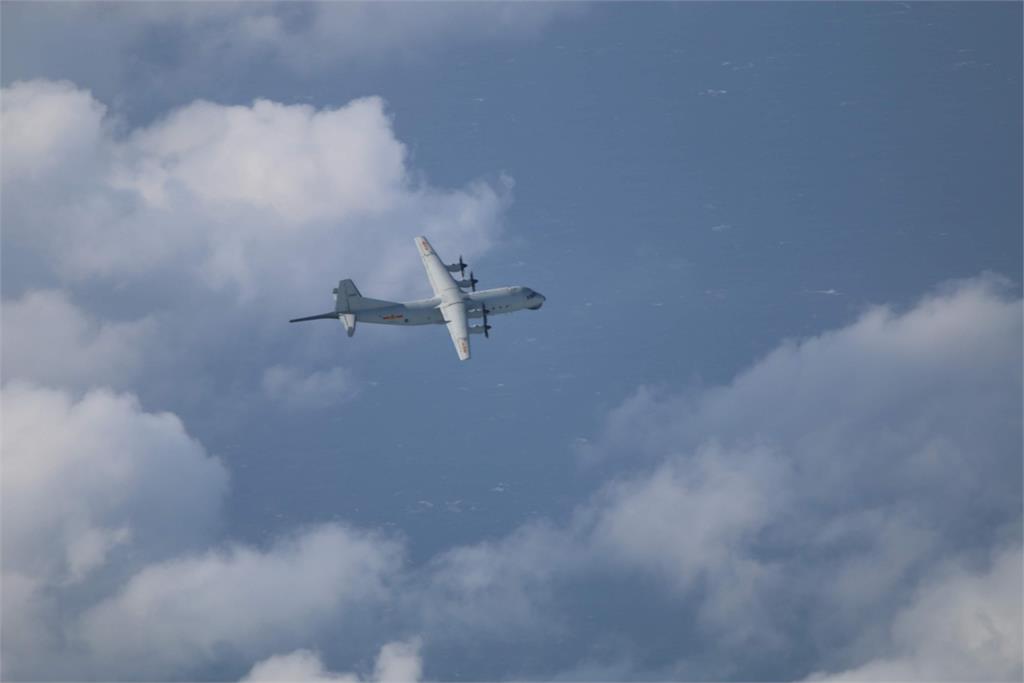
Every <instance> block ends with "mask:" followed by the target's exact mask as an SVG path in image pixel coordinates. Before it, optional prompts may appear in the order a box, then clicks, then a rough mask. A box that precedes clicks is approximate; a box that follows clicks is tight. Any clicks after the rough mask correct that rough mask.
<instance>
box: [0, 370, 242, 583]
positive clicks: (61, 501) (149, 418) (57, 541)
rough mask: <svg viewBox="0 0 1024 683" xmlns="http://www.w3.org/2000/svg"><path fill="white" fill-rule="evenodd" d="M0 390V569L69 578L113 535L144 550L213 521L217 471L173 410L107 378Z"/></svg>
mask: <svg viewBox="0 0 1024 683" xmlns="http://www.w3.org/2000/svg"><path fill="white" fill-rule="evenodd" d="M2 397H3V407H4V429H3V447H4V476H3V494H4V495H3V509H4V513H5V514H4V517H3V532H4V556H3V564H4V569H5V571H8V570H10V571H16V572H20V573H24V574H26V575H29V576H34V577H40V578H54V579H58V580H75V579H79V578H81V577H82V575H83V574H84V573H87V572H88V571H90V570H92V569H95V568H96V567H98V566H99V565H101V564H102V563H103V562H104V560H105V557H106V555H107V553H108V552H109V551H110V550H111V549H112V548H114V547H117V546H120V545H123V544H130V545H131V552H132V555H134V556H136V557H138V556H142V557H149V558H153V557H159V556H162V555H165V554H173V553H175V552H177V551H180V550H181V549H182V548H187V547H191V546H192V545H194V544H196V543H201V542H203V541H204V540H205V539H208V538H210V534H211V533H212V532H213V531H215V530H216V527H217V524H218V522H219V509H220V504H221V498H222V496H223V494H224V492H225V490H226V487H227V472H226V470H225V469H224V467H223V465H222V464H221V463H220V462H219V461H218V460H216V459H214V458H211V457H209V456H208V455H207V454H206V452H205V450H204V449H203V447H202V446H201V445H200V444H199V443H198V442H196V441H195V440H194V439H192V438H191V437H189V436H188V434H187V433H186V432H185V429H184V427H183V425H182V423H181V421H180V420H178V418H177V417H175V416H174V415H172V414H169V413H156V414H154V413H147V412H144V411H143V410H142V409H141V407H140V406H139V404H138V401H137V400H136V399H135V398H134V397H133V396H131V395H130V394H115V393H113V392H111V391H107V390H95V391H91V392H89V393H88V394H86V395H85V396H84V397H83V398H82V399H81V400H78V401H75V400H73V399H72V398H71V397H70V396H69V395H68V394H66V393H65V392H63V391H59V390H52V389H44V388H40V387H36V386H32V385H27V384H20V383H14V384H10V383H9V384H7V385H5V386H4V388H3V394H2Z"/></svg>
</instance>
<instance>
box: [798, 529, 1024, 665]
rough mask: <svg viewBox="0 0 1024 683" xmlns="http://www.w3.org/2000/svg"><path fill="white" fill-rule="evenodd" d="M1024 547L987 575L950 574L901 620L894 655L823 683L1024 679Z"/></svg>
mask: <svg viewBox="0 0 1024 683" xmlns="http://www.w3.org/2000/svg"><path fill="white" fill-rule="evenodd" d="M1021 572H1022V564H1021V548H1020V546H1018V545H1016V544H1013V545H1010V546H1009V547H1007V548H1004V549H1002V550H1000V551H999V552H997V553H996V554H995V556H994V558H993V559H992V560H991V566H990V567H988V569H986V570H981V571H970V570H968V569H966V568H964V567H962V566H955V567H952V568H943V569H941V570H940V572H939V574H940V575H939V576H938V577H937V578H934V579H931V580H929V581H928V582H926V583H925V584H924V585H923V586H922V587H921V588H920V589H919V590H918V591H917V592H916V593H915V595H914V598H913V601H912V602H911V603H910V605H908V606H907V607H906V608H904V609H903V610H901V611H900V612H899V614H897V616H896V618H895V620H894V621H893V624H892V627H891V629H890V638H891V647H890V649H891V650H894V652H893V653H892V654H891V655H889V656H886V657H880V658H878V659H875V660H872V661H869V662H867V663H866V664H862V665H861V666H858V667H857V668H855V669H851V670H849V671H844V672H842V673H839V674H835V675H826V674H821V673H819V674H815V675H813V676H811V677H810V679H809V680H815V681H830V682H831V681H836V682H838V681H1019V680H1021V678H1022V676H1024V652H1022V649H1024V646H1022V643H1024V630H1022V626H1021V609H1022V597H1024V596H1022V589H1021Z"/></svg>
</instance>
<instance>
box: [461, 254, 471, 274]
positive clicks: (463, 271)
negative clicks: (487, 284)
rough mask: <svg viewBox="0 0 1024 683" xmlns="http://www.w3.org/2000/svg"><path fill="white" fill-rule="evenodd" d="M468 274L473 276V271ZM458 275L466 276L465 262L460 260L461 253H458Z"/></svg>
mask: <svg viewBox="0 0 1024 683" xmlns="http://www.w3.org/2000/svg"><path fill="white" fill-rule="evenodd" d="M469 276H470V277H473V273H472V272H471V273H470V274H469ZM459 277H462V278H465V277H466V262H465V261H463V260H462V254H459Z"/></svg>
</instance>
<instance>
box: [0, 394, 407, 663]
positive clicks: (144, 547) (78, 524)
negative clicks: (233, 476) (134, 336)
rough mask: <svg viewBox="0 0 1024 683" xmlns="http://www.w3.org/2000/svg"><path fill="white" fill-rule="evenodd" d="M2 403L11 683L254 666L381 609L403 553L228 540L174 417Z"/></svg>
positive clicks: (364, 543)
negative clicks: (370, 607)
mask: <svg viewBox="0 0 1024 683" xmlns="http://www.w3.org/2000/svg"><path fill="white" fill-rule="evenodd" d="M2 391H3V393H2V400H3V408H4V430H3V453H4V473H3V474H4V477H3V481H2V489H3V491H2V493H3V497H2V506H3V518H2V523H3V586H4V594H3V598H4V609H3V629H4V658H3V667H4V669H3V670H4V675H5V677H15V678H21V677H26V678H32V677H39V676H50V677H58V678H68V677H76V678H81V677H98V678H106V679H109V678H110V677H112V676H113V677H129V678H132V677H139V676H156V677H165V676H168V675H182V674H187V673H188V672H196V671H198V669H197V667H201V666H202V665H204V664H209V663H223V662H225V661H227V662H236V663H237V662H246V661H250V662H251V661H253V659H255V658H258V657H260V656H267V655H269V654H271V653H272V652H274V651H275V650H276V649H278V648H281V647H289V646H291V647H298V646H301V645H302V644H304V643H305V642H307V639H309V638H313V637H315V636H316V635H317V634H319V633H321V632H322V631H323V629H324V628H325V624H328V623H334V624H337V623H338V620H339V619H341V620H342V621H344V618H345V614H346V613H348V611H350V610H353V609H357V608H359V606H360V605H365V604H368V603H373V602H374V601H378V600H381V599H384V598H385V597H386V596H387V594H388V590H389V588H388V582H389V581H390V580H391V578H392V577H393V576H394V574H395V573H396V572H397V571H398V570H399V569H400V568H401V566H402V547H401V544H400V543H398V542H397V541H394V540H389V539H387V538H384V537H381V536H378V535H376V534H372V533H366V532H361V531H357V530H353V529H350V528H348V527H345V526H341V525H337V524H327V525H321V526H316V527H312V528H309V529H304V530H303V529H300V530H297V531H296V532H295V533H294V534H292V535H290V536H287V537H285V538H281V539H278V540H277V541H276V542H274V543H273V544H272V545H270V546H269V547H266V548H260V547H253V546H247V545H239V544H224V543H222V542H219V540H218V537H217V535H216V532H217V530H218V528H219V525H220V522H221V518H220V508H221V505H222V503H223V499H224V495H225V493H226V488H227V473H226V471H225V469H224V467H223V466H222V464H221V463H220V462H219V461H218V460H216V459H214V458H211V457H210V456H208V455H207V454H206V453H205V451H204V449H203V447H202V446H201V445H200V444H199V443H198V442H196V441H195V440H194V439H192V438H190V437H189V436H188V434H187V433H186V432H185V430H184V428H183V426H182V423H181V422H180V420H178V418H177V417H176V416H174V415H172V414H169V413H158V414H154V413H147V412H145V411H143V410H142V409H141V407H140V406H139V403H138V401H137V399H135V398H134V397H133V396H131V395H129V394H116V393H113V392H112V391H110V390H93V391H90V392H88V393H86V394H85V395H84V396H83V397H82V398H81V399H78V400H75V399H74V398H72V397H71V396H70V395H68V394H67V393H66V392H64V391H61V390H54V389H45V388H41V387H38V386H34V385H29V384H23V383H17V382H14V383H8V384H6V385H5V386H4V387H3V390H2ZM154 643H159V647H156V648H154V646H153V644H154ZM392 649H393V648H392ZM391 652H392V650H387V651H386V652H385V654H388V653H391ZM392 654H393V653H392ZM392 659H394V660H395V661H397V662H399V664H400V662H401V657H397V659H396V658H392ZM385 661H391V659H388V658H387V657H385ZM399 664H396V665H395V666H398V665H399ZM406 670H409V669H406Z"/></svg>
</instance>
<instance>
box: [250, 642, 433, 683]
mask: <svg viewBox="0 0 1024 683" xmlns="http://www.w3.org/2000/svg"><path fill="white" fill-rule="evenodd" d="M420 645H421V641H420V639H419V638H414V639H412V640H409V641H395V642H392V643H387V644H386V645H384V646H383V647H381V649H380V652H379V653H378V654H377V661H376V663H375V665H374V669H373V674H372V676H370V677H368V678H364V679H362V680H365V681H379V682H380V683H387V682H389V681H392V682H394V683H413V682H414V681H419V680H420V678H421V675H422V672H423V662H422V660H421V659H420V655H419V650H420ZM242 680H243V681H306V682H307V683H319V682H321V681H324V682H326V681H346V682H348V683H358V681H359V680H360V677H359V676H357V675H356V674H354V673H333V672H330V671H327V670H326V668H325V667H324V664H323V662H322V661H321V659H320V656H319V655H318V654H317V653H316V652H312V651H310V650H296V651H295V652H292V653H289V654H286V655H274V656H273V657H270V658H269V659H265V660H263V661H262V662H259V663H257V664H256V665H255V666H254V667H253V668H252V671H250V672H249V675H247V676H246V677H245V678H243V679H242Z"/></svg>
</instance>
